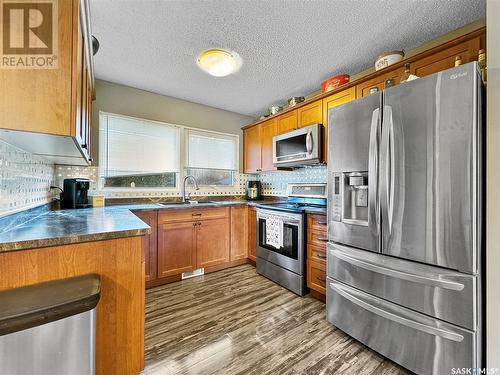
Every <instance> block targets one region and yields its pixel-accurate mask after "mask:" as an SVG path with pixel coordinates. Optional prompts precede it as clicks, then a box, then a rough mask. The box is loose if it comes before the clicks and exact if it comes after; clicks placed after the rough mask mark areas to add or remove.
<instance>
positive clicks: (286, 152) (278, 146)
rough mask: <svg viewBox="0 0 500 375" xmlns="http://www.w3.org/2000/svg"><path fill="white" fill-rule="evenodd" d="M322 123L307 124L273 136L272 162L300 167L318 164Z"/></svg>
mask: <svg viewBox="0 0 500 375" xmlns="http://www.w3.org/2000/svg"><path fill="white" fill-rule="evenodd" d="M322 136H323V125H321V124H314V125H309V126H306V127H303V128H300V129H297V130H292V131H291V132H288V133H284V134H280V135H277V136H275V137H273V164H274V165H275V166H276V167H300V166H301V165H309V164H319V163H320V162H321V151H322V148H323V140H322Z"/></svg>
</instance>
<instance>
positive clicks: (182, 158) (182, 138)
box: [98, 111, 241, 196]
mask: <svg viewBox="0 0 500 375" xmlns="http://www.w3.org/2000/svg"><path fill="white" fill-rule="evenodd" d="M105 116H113V117H121V118H125V119H129V120H136V121H147V122H152V123H155V124H159V125H164V126H173V127H176V128H178V129H179V153H180V155H179V172H177V173H176V179H175V187H163V186H158V187H138V188H131V187H109V186H108V187H105V186H104V178H105V177H104V175H103V174H102V173H101V171H102V170H103V169H102V168H103V167H102V162H103V159H102V155H103V154H102V153H101V150H100V146H101V139H100V134H101V133H100V132H101V126H102V124H103V120H104V117H105ZM189 130H192V131H195V132H200V133H211V134H215V135H220V136H224V137H227V138H230V137H232V138H234V139H235V151H236V152H235V155H236V160H235V165H236V169H235V170H231V171H233V184H232V185H200V189H199V190H198V191H197V194H195V195H204V193H214V192H217V191H219V190H221V191H222V190H227V189H231V188H234V187H235V186H236V185H238V176H237V174H238V173H239V168H240V166H239V165H240V137H241V135H240V134H233V133H224V132H220V131H216V130H208V129H202V128H195V127H192V126H184V125H178V124H172V123H169V122H165V121H156V120H150V119H147V118H141V117H134V116H127V115H121V114H118V113H113V112H106V111H99V129H98V134H99V142H98V144H99V165H98V179H99V181H98V189H99V190H100V191H103V192H110V193H111V192H117V193H129V194H130V196H133V195H134V194H141V193H167V194H175V193H180V192H181V191H182V187H181V185H182V182H183V180H184V177H185V175H186V173H185V169H186V168H189V167H188V166H187V159H188V156H187V153H188V149H187V142H188V136H187V134H188V132H189ZM228 171H229V169H228Z"/></svg>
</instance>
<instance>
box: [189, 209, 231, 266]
mask: <svg viewBox="0 0 500 375" xmlns="http://www.w3.org/2000/svg"><path fill="white" fill-rule="evenodd" d="M195 224H197V225H196V226H195V228H196V231H197V233H196V268H206V267H212V266H217V265H219V264H223V263H227V262H229V246H230V243H229V237H230V225H229V224H230V223H229V219H214V220H203V221H199V222H197V223H195Z"/></svg>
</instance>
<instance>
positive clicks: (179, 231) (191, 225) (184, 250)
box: [158, 221, 196, 277]
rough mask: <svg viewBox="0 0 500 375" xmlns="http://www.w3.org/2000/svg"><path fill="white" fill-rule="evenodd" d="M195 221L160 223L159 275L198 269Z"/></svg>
mask: <svg viewBox="0 0 500 375" xmlns="http://www.w3.org/2000/svg"><path fill="white" fill-rule="evenodd" d="M195 228H196V226H195V222H191V221H187V222H179V223H158V277H167V276H174V275H179V274H181V273H183V272H191V271H194V270H195V269H196V232H195Z"/></svg>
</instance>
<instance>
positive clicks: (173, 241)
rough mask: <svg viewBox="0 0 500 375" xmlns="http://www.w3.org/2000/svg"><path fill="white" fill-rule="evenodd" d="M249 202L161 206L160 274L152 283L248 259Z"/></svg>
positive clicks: (159, 225) (159, 229)
mask: <svg viewBox="0 0 500 375" xmlns="http://www.w3.org/2000/svg"><path fill="white" fill-rule="evenodd" d="M247 218H248V207H247V206H235V207H222V208H221V207H218V208H209V207H207V208H193V209H181V210H160V211H159V212H158V225H157V228H158V230H157V238H158V241H157V248H156V250H155V251H156V257H157V278H156V280H153V281H152V282H151V281H150V282H149V283H148V284H147V286H148V287H153V286H157V285H161V284H165V283H168V282H172V281H176V280H179V279H180V277H181V274H182V273H184V272H192V271H194V270H196V269H198V268H205V272H213V271H215V270H217V269H222V268H226V267H231V266H235V265H238V264H243V263H246V262H247V254H248V246H247V240H246V238H247V234H248V229H247V228H246V226H245V225H242V220H244V222H245V223H246V221H247Z"/></svg>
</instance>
